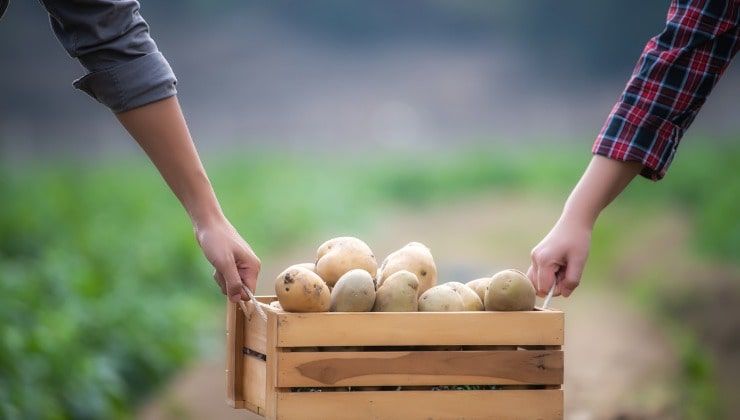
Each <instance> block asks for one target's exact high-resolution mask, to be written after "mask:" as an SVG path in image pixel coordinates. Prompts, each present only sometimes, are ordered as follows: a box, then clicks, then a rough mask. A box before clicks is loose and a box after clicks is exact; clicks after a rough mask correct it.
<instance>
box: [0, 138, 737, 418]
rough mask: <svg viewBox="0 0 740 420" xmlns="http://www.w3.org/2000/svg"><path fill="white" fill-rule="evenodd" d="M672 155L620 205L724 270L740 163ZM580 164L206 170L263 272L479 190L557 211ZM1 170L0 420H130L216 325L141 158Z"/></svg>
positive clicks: (694, 363) (215, 308)
mask: <svg viewBox="0 0 740 420" xmlns="http://www.w3.org/2000/svg"><path fill="white" fill-rule="evenodd" d="M682 154H685V156H683V155H682V156H681V157H680V158H679V159H678V160H677V162H676V164H675V165H674V168H673V169H672V171H671V173H670V174H669V176H668V177H667V178H666V180H665V181H663V182H662V185H660V186H655V185H653V184H652V183H650V182H638V183H636V184H635V185H634V187H632V188H631V189H630V191H628V192H627V193H626V195H625V197H624V200H625V201H626V202H627V203H630V205H634V206H635V208H640V206H641V205H642V204H643V203H645V202H646V201H648V200H650V201H651V202H655V201H656V200H657V201H661V202H664V203H666V204H668V205H676V206H680V208H682V209H685V210H686V211H688V212H691V213H692V214H693V215H694V216H695V220H696V221H697V238H698V240H697V244H698V247H699V248H698V249H700V250H702V252H706V253H707V254H709V255H712V256H715V257H717V258H725V259H728V260H731V261H735V262H737V261H738V260H739V256H738V255H737V249H740V226H739V225H738V223H739V221H738V218H737V215H738V214H740V209H738V199H737V198H738V193H740V175H738V173H737V171H736V168H737V167H738V165H737V163H738V157H740V151H739V150H738V148H737V147H736V146H727V147H726V148H725V149H721V150H717V149H715V150H708V149H702V148H701V147H696V148H690V147H687V148H686V149H685V150H684V151H682ZM588 159H589V155H588V153H584V152H582V151H580V152H576V153H571V152H570V151H568V150H559V151H556V150H539V151H535V152H533V151H520V152H507V153H502V152H500V151H499V152H495V151H493V150H476V151H472V152H461V153H455V154H452V155H451V154H447V155H444V156H440V155H424V156H418V155H417V156H413V157H411V156H401V157H395V158H392V157H387V158H383V159H381V160H372V161H368V160H366V159H362V158H361V157H356V158H347V157H343V158H341V159H339V158H334V157H332V156H313V157H306V156H297V155H285V154H270V153H261V154H259V156H257V155H256V154H255V153H250V154H248V155H247V157H246V158H239V159H237V158H236V157H229V158H226V159H218V160H214V161H212V162H208V163H209V164H208V165H207V166H209V168H210V173H211V177H212V180H213V183H214V185H215V187H216V189H217V191H218V192H219V195H220V196H221V197H222V204H223V206H224V208H225V209H226V212H227V214H228V215H229V216H230V218H231V219H232V222H233V223H234V224H235V225H236V227H237V228H238V229H239V230H240V231H242V232H243V233H244V234H245V235H246V236H247V237H248V239H249V240H250V243H251V244H252V245H253V247H254V248H255V250H256V251H257V253H258V254H259V255H261V256H263V257H265V256H269V255H270V254H271V253H273V252H275V251H277V250H278V249H279V248H280V247H281V246H285V245H286V244H288V243H290V242H291V241H292V240H295V239H296V237H299V236H300V235H303V234H307V233H308V232H312V231H318V230H328V229H331V230H332V231H342V229H352V228H357V227H358V226H360V225H362V224H363V223H366V222H368V221H369V220H371V219H372V218H373V215H374V212H376V211H379V210H380V209H382V208H384V207H387V206H393V205H404V206H424V205H428V204H430V203H433V202H435V201H440V200H443V199H444V200H454V199H456V198H460V197H463V196H464V195H466V194H471V193H474V192H477V191H481V190H485V189H492V188H497V189H513V190H517V191H522V190H528V191H534V192H537V193H539V194H549V195H552V196H553V198H557V199H562V197H563V196H564V195H565V194H566V193H567V191H568V189H569V188H570V187H571V186H572V185H573V184H574V183H575V182H576V181H577V179H578V177H579V175H580V173H581V171H582V169H583V168H584V167H585V165H586V163H587V162H588ZM2 168H3V169H0V197H2V201H3V202H2V205H0V417H2V418H10V419H20V418H23V419H26V418H41V419H45V418H49V419H55V418H60V419H61V418H119V417H128V416H129V415H130V413H131V409H132V407H133V406H134V405H135V404H136V403H137V402H138V401H140V399H141V398H142V397H144V396H146V395H147V394H148V393H150V392H152V390H153V389H154V388H155V387H157V386H158V385H159V384H161V383H162V381H163V380H165V379H166V378H167V377H168V376H170V375H171V374H172V373H173V372H175V370H176V369H177V368H178V367H181V366H183V365H184V364H185V363H186V362H187V361H188V360H189V359H191V358H192V357H194V356H195V355H197V354H198V352H199V350H202V348H201V347H202V346H201V344H202V342H203V341H202V338H203V337H204V336H205V335H207V334H208V333H209V331H208V328H210V327H211V326H212V325H214V324H213V323H214V322H215V321H216V319H217V318H220V317H221V316H222V310H221V305H222V303H223V300H222V298H221V296H220V295H219V294H217V293H215V290H216V289H215V288H214V286H213V285H212V284H211V281H210V269H209V267H208V265H207V264H206V263H205V261H204V260H203V258H202V257H201V255H200V253H199V250H198V249H197V247H196V245H195V242H194V239H193V235H192V231H191V229H190V227H189V224H188V223H187V219H186V215H185V213H184V212H183V211H182V210H181V209H180V208H179V206H178V204H177V202H176V201H175V200H174V199H173V198H172V197H171V194H170V193H169V192H168V191H167V189H166V187H165V186H164V185H163V183H162V182H161V181H160V180H159V178H158V176H157V174H156V172H155V171H154V170H153V169H152V168H150V167H149V166H148V165H147V164H146V162H144V160H143V159H138V160H136V161H135V162H129V161H108V160H101V161H98V162H95V163H89V162H88V163H85V164H79V163H78V162H64V163H51V162H35V163H28V162H23V163H10V162H8V163H5V164H3V167H2ZM653 216H654V215H653ZM612 228H613V229H612ZM543 233H544V232H543ZM599 240H600V241H601V242H602V244H600V246H603V247H608V246H618V245H615V244H619V240H620V236H619V229H618V228H616V227H614V226H611V227H610V226H604V229H603V233H602V234H601V236H600V239H599ZM592 263H594V262H592ZM210 333H213V332H212V331H211V332H210ZM687 348H688V347H687ZM688 354H689V356H687V357H686V358H685V365H686V366H685V368H686V370H687V372H688V375H689V376H691V377H697V375H699V377H700V378H699V379H702V378H704V377H705V376H706V371H705V366H704V364H703V363H704V362H703V361H702V359H701V358H698V359H697V358H693V359H692V357H694V355H696V354H700V352H689V353H688ZM700 383H701V384H704V383H705V381H700ZM702 386H703V385H702ZM702 398H703V397H702ZM707 398H709V397H707ZM702 403H703V402H702Z"/></svg>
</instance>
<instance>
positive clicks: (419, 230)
mask: <svg viewBox="0 0 740 420" xmlns="http://www.w3.org/2000/svg"><path fill="white" fill-rule="evenodd" d="M558 212H559V207H558V205H557V204H555V203H553V202H548V201H543V200H541V199H535V198H532V197H528V196H516V197H512V196H488V197H483V198H480V199H476V200H471V201H465V202H463V203H460V204H456V205H446V206H443V207H436V208H432V209H427V210H424V211H422V212H411V211H405V212H402V213H400V214H399V213H394V214H393V215H391V216H390V217H389V218H388V219H387V220H390V222H387V223H384V224H383V225H382V226H377V228H376V229H375V230H374V231H373V232H371V233H367V234H364V235H361V236H362V237H363V238H366V239H367V240H368V242H369V243H370V244H371V246H373V248H374V250H375V252H376V253H377V255H387V254H388V253H389V252H391V251H392V250H394V249H397V248H398V247H400V246H402V245H404V244H405V243H406V242H409V241H410V240H416V241H420V242H424V243H426V244H428V245H429V246H431V247H432V251H433V252H434V255H435V259H436V260H437V263H438V267H439V271H440V280H441V281H453V280H457V281H467V280H470V279H473V278H476V277H480V276H483V275H487V274H490V273H492V272H495V271H497V270H499V269H502V268H509V267H516V268H520V269H526V267H527V265H528V259H529V258H528V255H529V250H530V248H531V247H532V245H533V244H534V243H536V242H537V240H538V239H539V238H540V236H541V235H542V234H543V233H545V232H546V231H547V229H548V228H549V227H550V224H551V223H552V222H553V221H554V220H555V219H556V217H557V215H558ZM338 234H342V232H329V233H327V234H324V235H320V236H319V235H317V237H316V238H312V240H310V241H309V242H308V243H307V245H305V246H297V247H296V248H295V251H291V252H287V253H286V254H285V255H280V256H278V258H272V259H271V261H268V262H267V264H266V267H265V268H264V270H263V273H264V275H263V276H262V280H261V283H260V287H259V291H260V292H263V293H271V292H270V290H269V288H270V287H269V286H270V285H271V282H270V281H268V280H266V279H272V278H274V276H275V275H276V274H277V273H278V272H279V271H280V270H281V269H282V268H283V267H285V266H287V265H289V264H290V263H294V262H301V261H305V260H310V259H311V258H312V255H311V252H312V251H311V250H313V249H314V248H315V246H316V243H318V242H320V240H321V238H323V237H330V236H336V235H338ZM576 296H577V298H576V299H571V300H568V301H565V300H562V299H556V300H555V302H554V306H556V307H558V308H562V309H564V310H565V311H566V346H565V351H566V378H565V395H566V417H567V418H571V419H577V420H587V419H602V418H618V417H621V418H630V417H632V416H635V417H650V418H655V417H656V416H660V415H661V413H664V412H665V411H664V410H665V408H666V407H667V406H668V405H670V404H671V403H672V402H673V401H671V400H670V398H671V396H670V395H668V394H667V393H666V391H665V390H666V389H668V386H667V385H668V384H669V383H670V382H671V381H672V380H673V379H674V378H673V372H675V370H676V357H675V356H674V354H673V351H672V349H671V346H670V345H669V344H668V340H667V338H666V337H665V336H664V334H663V333H662V332H661V330H660V328H658V327H657V326H656V325H654V324H652V323H651V322H650V321H649V320H647V319H646V317H645V316H644V315H643V314H641V313H639V312H638V311H637V310H636V309H634V308H633V307H631V306H630V305H628V304H626V303H625V302H623V301H620V300H619V299H618V298H617V297H616V296H614V295H611V294H609V293H608V291H607V290H605V289H603V288H600V287H598V286H596V285H593V284H589V282H588V279H584V283H583V285H582V286H581V288H580V289H579V290H578V292H577V293H576ZM223 376H224V374H223V366H222V362H221V361H216V362H214V361H203V362H201V363H199V364H197V365H195V366H194V367H193V368H191V369H189V370H188V371H187V372H186V373H185V374H184V375H183V376H181V377H178V378H175V379H174V380H173V382H172V384H171V385H170V386H169V387H168V388H167V389H166V390H165V391H164V392H163V393H162V395H160V396H159V397H158V398H157V399H156V400H154V401H153V402H152V403H150V404H148V405H145V406H144V407H142V410H141V411H140V413H139V414H140V417H141V418H144V419H163V418H164V419H169V418H172V419H174V418H177V419H187V418H193V419H201V418H219V419H228V418H234V419H236V418H240V419H244V418H253V417H249V416H245V414H244V412H241V413H237V412H234V411H233V410H231V409H229V408H227V407H226V406H225V404H224V384H223ZM254 418H256V417H254Z"/></svg>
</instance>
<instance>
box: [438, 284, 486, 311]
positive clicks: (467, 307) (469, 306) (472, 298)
mask: <svg viewBox="0 0 740 420" xmlns="http://www.w3.org/2000/svg"><path fill="white" fill-rule="evenodd" d="M443 286H447V287H449V288H450V289H452V290H454V291H455V292H456V293H457V294H458V295H460V298H461V299H462V301H463V310H464V311H482V310H483V301H482V300H481V298H480V297H478V294H477V293H476V292H475V291H473V289H471V288H470V287H468V286H466V285H464V284H462V283H460V282H457V281H451V282H448V283H445V284H444V285H443Z"/></svg>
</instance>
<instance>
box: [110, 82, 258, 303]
mask: <svg viewBox="0 0 740 420" xmlns="http://www.w3.org/2000/svg"><path fill="white" fill-rule="evenodd" d="M116 116H117V117H118V119H119V121H120V122H121V124H123V126H124V127H125V128H126V130H128V132H129V133H130V134H131V136H132V137H133V138H134V139H136V141H137V142H138V143H139V145H140V146H141V148H142V149H144V151H145V152H146V154H147V155H148V156H149V158H150V159H151V161H152V162H153V163H154V165H155V166H156V167H157V169H158V170H159V172H160V174H162V177H163V178H164V180H165V181H166V182H167V184H168V185H169V187H170V189H171V190H172V192H173V193H175V195H176V196H177V198H178V199H179V200H180V202H181V203H182V205H183V207H184V208H185V210H186V211H187V213H188V215H189V216H190V219H191V221H192V223H193V227H194V229H195V234H196V238H197V240H198V243H199V244H200V246H201V248H202V249H203V253H204V254H205V256H206V258H208V261H210V262H211V264H212V265H213V266H214V267H215V268H216V272H215V273H214V279H215V280H216V282H217V283H218V284H219V286H220V287H221V290H222V291H223V292H224V294H227V295H228V296H229V298H230V299H231V300H232V301H236V300H239V299H240V298H242V299H246V298H247V297H246V294H245V293H244V292H243V291H242V287H241V285H242V283H243V284H245V285H247V287H249V288H250V289H251V290H254V289H255V287H256V285H257V274H258V273H259V269H260V261H259V259H258V258H257V256H256V255H255V254H254V252H253V251H252V249H251V248H250V247H249V245H248V244H247V243H246V242H245V241H244V240H243V239H242V238H241V237H240V236H239V234H238V233H237V232H236V230H235V229H234V228H233V226H232V225H231V224H230V223H229V221H228V220H227V219H226V217H225V216H224V214H223V212H222V211H221V206H220V205H219V203H218V200H217V199H216V195H215V193H214V192H213V188H212V187H211V183H210V181H209V180H208V176H207V175H206V171H205V169H204V168H203V165H202V164H201V161H200V158H199V157H198V153H197V151H196V150H195V145H194V144H193V141H192V139H191V137H190V132H189V131H188V128H187V125H186V123H185V118H184V117H183V115H182V112H181V110H180V105H179V103H178V101H177V97H176V96H172V97H169V98H167V99H163V100H161V101H157V102H153V103H150V104H148V105H144V106H142V107H138V108H134V109H132V110H129V111H124V112H121V113H119V114H116Z"/></svg>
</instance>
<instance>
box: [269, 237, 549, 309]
mask: <svg viewBox="0 0 740 420" xmlns="http://www.w3.org/2000/svg"><path fill="white" fill-rule="evenodd" d="M275 294H276V295H277V298H278V300H277V301H276V302H273V303H272V304H271V305H272V306H274V307H275V308H278V309H282V310H284V311H287V312H328V311H331V312H371V311H372V312H414V311H422V312H457V311H482V310H488V311H529V310H532V309H533V308H534V303H535V290H534V287H533V286H532V283H531V282H530V281H529V279H528V278H527V276H526V275H525V274H524V273H522V272H521V271H518V270H513V269H510V270H504V271H501V272H499V273H496V274H495V275H493V276H492V277H485V278H480V279H476V280H471V281H469V282H468V283H466V284H463V283H460V282H448V283H443V284H440V285H437V267H436V266H435V264H434V258H433V257H432V253H431V251H430V250H429V248H428V247H427V246H425V245H424V244H421V243H419V242H411V243H409V244H407V245H405V246H404V247H403V248H401V249H399V250H397V251H395V252H393V253H391V254H390V255H388V256H387V257H386V258H385V260H383V263H382V264H380V267H378V263H377V260H376V258H375V255H374V254H373V251H372V250H371V249H370V247H369V246H368V245H367V244H366V243H365V242H363V241H362V240H360V239H358V238H354V237H350V236H344V237H339V238H334V239H330V240H328V241H326V242H324V243H323V244H321V246H319V248H318V249H317V251H316V262H315V263H303V264H296V265H292V266H290V267H288V268H286V269H285V270H284V271H283V272H282V273H280V275H278V277H277V279H276V280H275Z"/></svg>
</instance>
